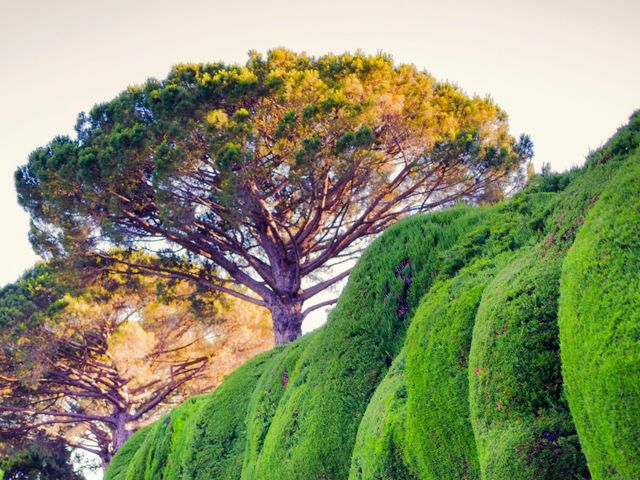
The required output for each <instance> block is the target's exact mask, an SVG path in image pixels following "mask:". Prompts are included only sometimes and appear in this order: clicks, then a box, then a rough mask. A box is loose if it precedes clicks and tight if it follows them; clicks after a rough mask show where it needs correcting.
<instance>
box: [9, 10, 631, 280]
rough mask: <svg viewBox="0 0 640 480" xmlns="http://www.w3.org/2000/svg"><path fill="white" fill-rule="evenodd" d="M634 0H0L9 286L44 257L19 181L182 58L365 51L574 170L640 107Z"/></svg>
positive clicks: (557, 165)
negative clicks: (494, 111)
mask: <svg viewBox="0 0 640 480" xmlns="http://www.w3.org/2000/svg"><path fill="white" fill-rule="evenodd" d="M638 18H640V2H638V1H637V0H609V1H607V2H604V1H590V0H581V1H562V0H557V1H547V0H538V1H530V2H524V1H517V0H509V1H502V0H501V1H485V2H480V1H477V0H475V1H473V0H458V1H456V2H444V1H442V0H440V1H437V2H436V1H431V0H415V1H408V0H387V1H379V0H357V1H356V0H354V1H349V0H342V1H336V0H325V1H322V2H313V3H311V2H304V1H301V0H296V1H293V0H290V1H288V0H270V1H264V0H263V1H254V0H245V1H244V2H231V1H203V0H184V1H175V0H173V1H170V2H169V1H166V0H154V1H147V0H144V1H134V0H128V1H122V0H109V1H98V0H93V1H92V0H83V1H73V0H55V1H51V0H42V1H34V0H15V1H10V0H0V39H1V41H0V102H1V105H2V116H1V118H0V140H1V145H2V159H1V161H0V195H1V198H0V205H2V207H1V208H2V229H3V230H4V232H3V235H2V236H0V256H1V257H0V265H1V268H0V285H4V284H5V283H7V282H9V281H13V280H15V279H16V278H17V277H18V276H19V275H20V274H21V273H22V271H23V270H24V269H26V268H28V267H29V266H31V265H32V264H33V263H34V261H35V260H36V257H35V256H34V254H33V253H32V251H31V248H30V246H29V243H28V241H27V230H28V219H27V215H26V213H24V212H23V211H22V210H21V209H20V208H19V207H18V206H17V203H16V200H15V192H14V187H13V173H14V171H15V169H16V167H17V166H18V165H20V164H23V163H25V161H26V158H27V155H28V154H29V152H31V151H32V150H33V149H35V148H36V147H38V146H41V145H44V144H46V143H47V142H48V141H49V140H51V139H52V138H53V136H54V135H56V134H71V133H72V131H73V125H74V123H75V119H76V116H77V114H78V113H79V112H81V111H84V110H88V109H90V108H91V107H92V105H94V104H95V103H96V102H101V101H106V100H109V99H111V98H113V97H114V96H115V95H116V94H117V93H118V92H120V91H121V90H123V89H125V88H126V87H127V86H128V85H130V84H135V83H141V82H143V81H144V80H145V79H146V78H148V77H157V78H163V77H164V76H165V75H166V74H167V72H168V70H169V69H170V67H171V65H173V64H176V63H180V62H208V61H217V60H223V61H225V62H233V63H235V62H239V63H244V61H245V60H246V54H247V52H248V51H249V50H250V49H256V50H259V51H262V52H266V50H268V49H270V48H273V47H277V46H284V47H287V48H290V49H292V50H296V51H306V52H307V53H309V54H313V55H319V54H322V53H326V52H334V53H339V52H343V51H346V50H349V51H353V50H356V49H362V50H364V51H365V52H368V53H375V52H377V51H379V50H382V51H385V52H388V53H390V54H391V55H393V57H394V58H395V60H396V61H397V62H406V63H414V64H415V65H417V66H418V67H419V68H424V69H426V70H428V71H429V72H430V73H432V74H433V75H434V76H435V77H436V78H439V79H448V80H451V81H454V82H456V83H457V84H458V85H460V86H461V87H462V88H463V89H464V90H465V91H466V92H467V93H478V94H480V95H485V94H490V95H491V96H492V97H493V98H494V99H495V100H496V101H497V103H498V104H499V105H500V106H501V107H502V108H504V109H505V110H506V111H507V113H508V114H509V116H510V121H511V125H512V131H513V132H514V133H515V134H519V133H520V132H526V133H528V134H529V135H530V136H531V137H532V139H533V141H534V142H535V146H536V148H535V150H536V158H535V164H536V166H538V167H539V166H540V165H541V164H542V163H543V162H549V163H550V164H551V165H552V166H553V168H554V169H556V170H563V169H566V168H567V167H569V166H571V165H577V164H581V163H582V161H583V159H584V156H585V154H586V153H587V152H588V151H589V149H594V148H597V147H598V146H599V145H600V144H601V143H602V142H603V141H604V140H606V139H607V138H608V137H609V136H610V135H611V134H612V133H613V131H614V130H615V129H616V128H617V127H618V126H619V125H621V124H623V123H625V121H626V119H627V118H628V116H629V115H630V114H631V112H632V111H633V110H634V109H637V108H639V107H640V88H639V87H640V50H639V47H640V28H638Z"/></svg>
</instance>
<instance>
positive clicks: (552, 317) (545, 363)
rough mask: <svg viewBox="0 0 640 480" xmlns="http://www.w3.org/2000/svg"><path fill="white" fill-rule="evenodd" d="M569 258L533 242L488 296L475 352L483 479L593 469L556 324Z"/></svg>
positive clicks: (472, 380)
mask: <svg viewBox="0 0 640 480" xmlns="http://www.w3.org/2000/svg"><path fill="white" fill-rule="evenodd" d="M561 260H562V257H560V256H558V255H555V254H547V255H546V256H543V255H542V252H541V249H539V248H534V249H526V250H525V252H524V253H522V254H520V255H519V256H518V257H517V258H516V260H514V261H513V262H511V263H510V264H509V265H508V266H507V267H505V268H504V269H503V270H501V271H500V273H499V274H498V276H497V277H496V278H495V279H494V280H493V281H492V282H491V284H490V285H489V286H488V287H487V289H486V290H485V292H484V294H483V296H482V301H481V304H480V307H479V310H478V314H477V316H476V322H475V326H474V329H473V341H472V344H471V352H470V355H469V402H470V410H471V421H472V425H473V429H474V433H475V437H476V441H477V448H478V459H479V464H480V471H481V475H482V478H483V479H487V480H488V479H505V478H517V479H522V480H525V479H531V480H539V479H560V478H562V479H571V478H582V475H583V474H584V473H586V472H585V467H584V465H583V462H584V460H583V458H582V456H581V454H580V447H579V444H578V438H577V436H576V434H575V429H574V427H573V424H572V422H571V418H570V416H569V412H568V408H567V407H566V405H565V402H564V400H563V397H562V377H561V373H560V360H559V345H558V336H557V323H556V313H557V299H558V280H559V277H560V266H561Z"/></svg>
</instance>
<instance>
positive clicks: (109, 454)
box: [100, 413, 133, 473]
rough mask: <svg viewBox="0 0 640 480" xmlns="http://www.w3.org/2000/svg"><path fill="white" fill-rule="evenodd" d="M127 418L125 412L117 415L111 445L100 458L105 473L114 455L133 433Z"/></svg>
mask: <svg viewBox="0 0 640 480" xmlns="http://www.w3.org/2000/svg"><path fill="white" fill-rule="evenodd" d="M127 420H128V418H127V415H126V414H124V413H117V414H116V415H115V421H116V425H115V427H114V428H113V429H112V430H111V445H110V446H109V450H108V451H105V452H104V453H103V454H102V455H100V460H101V462H102V471H103V472H104V473H106V472H107V469H108V468H109V464H110V463H111V460H113V456H114V455H115V454H116V452H117V451H118V450H119V449H120V447H121V446H122V445H124V442H126V441H127V440H128V438H129V437H130V436H131V434H132V433H133V432H132V431H131V430H129V429H128V428H127Z"/></svg>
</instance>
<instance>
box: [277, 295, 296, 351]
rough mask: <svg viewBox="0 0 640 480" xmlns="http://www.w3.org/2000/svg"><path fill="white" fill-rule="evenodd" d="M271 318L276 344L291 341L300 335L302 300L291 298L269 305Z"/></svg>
mask: <svg viewBox="0 0 640 480" xmlns="http://www.w3.org/2000/svg"><path fill="white" fill-rule="evenodd" d="M269 310H270V311H271V318H272V319H273V335H274V337H275V340H276V345H284V344H285V343H289V342H292V341H293V340H295V339H296V338H298V337H299V336H300V335H302V302H301V301H300V300H297V299H291V300H290V301H288V302H278V303H274V304H271V305H270V306H269Z"/></svg>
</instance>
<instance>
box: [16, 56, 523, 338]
mask: <svg viewBox="0 0 640 480" xmlns="http://www.w3.org/2000/svg"><path fill="white" fill-rule="evenodd" d="M76 131H77V138H69V137H57V138H55V139H54V140H53V141H52V142H51V143H49V144H48V145H46V146H44V147H42V148H39V149H37V150H35V151H34V152H33V153H32V154H31V156H30V157H29V161H28V163H27V164H26V165H24V166H23V167H21V168H19V169H18V171H17V172H16V184H17V188H18V195H19V201H20V203H21V204H22V205H23V206H24V207H25V208H26V209H27V210H28V211H29V212H30V214H31V217H32V231H31V239H32V242H33V244H34V245H35V246H36V249H37V250H38V251H40V252H48V253H49V254H55V255H65V254H70V253H74V252H79V251H80V252H84V253H86V252H91V253H97V254H98V255H101V256H102V257H104V258H110V257H111V256H110V255H109V253H108V250H109V248H111V247H112V246H113V245H118V246H121V247H124V248H125V249H129V250H130V251H138V250H143V249H146V250H153V251H155V253H157V254H158V255H159V256H160V257H161V258H163V260H165V262H163V264H162V265H161V266H160V265H154V266H151V265H143V266H140V265H137V264H136V262H135V261H126V260H123V259H119V260H118V264H119V265H120V266H121V267H123V268H126V269H127V270H128V271H130V270H131V269H133V270H135V271H137V272H143V273H154V274H157V275H161V276H166V277H171V278H180V279H192V280H195V281H197V282H199V283H200V284H201V285H203V286H205V287H207V288H210V289H212V290H217V291H222V292H226V293H228V294H230V295H235V296H237V297H239V298H242V299H245V300H248V301H250V302H253V303H255V304H257V305H262V306H265V307H267V308H268V309H269V310H270V311H271V313H272V316H273V321H274V333H275V338H276V341H277V342H278V343H284V342H287V341H290V340H292V339H294V338H296V337H297V336H298V335H300V332H301V323H302V320H303V319H304V318H305V316H306V315H307V314H308V313H309V312H310V311H312V310H313V309H315V308H318V307H319V306H322V305H325V304H327V303H331V301H328V302H319V303H316V304H312V305H310V306H309V307H308V308H307V309H306V310H303V308H302V305H303V303H304V302H305V301H308V303H311V302H312V300H310V299H312V298H313V297H315V296H316V295H317V294H318V293H320V292H321V291H323V290H324V289H326V288H327V287H329V286H331V285H333V284H335V283H336V282H339V281H340V280H341V279H343V278H345V277H346V276H347V275H348V273H349V270H348V269H346V270H345V269H342V270H340V269H332V267H334V266H335V265H336V264H339V263H341V262H343V261H346V260H349V259H351V258H353V255H354V254H356V253H357V252H358V251H359V249H360V248H361V246H362V242H361V240H363V239H366V238H368V237H370V236H371V235H374V234H377V233H379V232H381V231H382V230H383V229H384V228H385V227H386V226H388V225H389V224H391V223H392V222H394V221H396V220H397V219H398V218H400V217H402V216H404V215H406V214H408V213H410V212H416V211H424V210H429V209H433V208H436V207H439V206H441V205H445V204H451V203H453V202H456V201H460V200H478V199H482V198H483V196H487V195H489V196H491V197H495V192H496V190H499V187H500V185H502V184H503V183H505V182H507V181H508V180H509V179H510V176H511V175H512V174H514V172H516V171H517V170H518V168H519V167H520V166H521V164H522V162H523V161H524V160H525V159H527V158H529V157H530V156H531V149H532V145H531V142H530V141H529V139H528V138H527V137H526V136H522V137H521V138H520V139H519V140H515V139H514V138H513V137H512V136H511V135H510V134H509V131H508V123H507V115H506V114H505V113H504V112H503V111H502V110H501V109H500V108H499V107H498V106H497V105H496V104H495V103H494V102H493V101H492V100H491V99H489V98H479V97H476V96H473V97H470V96H468V95H466V94H465V93H464V92H463V91H461V90H460V89H459V88H457V87H456V86H454V85H452V84H450V83H445V82H439V81H437V80H435V79H434V78H433V77H432V76H431V75H429V74H428V73H426V72H423V71H419V70H418V69H416V68H415V67H414V66H411V65H394V63H393V62H392V60H391V58H390V57H389V56H386V55H383V54H378V55H372V56H369V55H365V54H362V53H356V54H343V55H325V56H322V57H318V58H314V57H309V56H306V55H304V54H296V53H293V52H290V51H287V50H283V49H277V50H273V51H270V52H269V54H268V55H267V56H266V58H265V57H263V56H261V55H259V54H257V53H255V52H251V53H250V55H249V60H248V61H247V63H246V64H245V65H225V64H222V63H213V64H185V65H177V66H175V67H174V68H173V69H172V70H171V72H170V74H169V76H168V77H167V78H166V79H165V80H162V81H158V80H154V79H151V80H148V81H147V82H146V83H144V84H142V85H138V86H132V87H130V88H128V89H127V90H126V91H124V92H123V93H121V94H120V95H119V96H118V97H116V98H115V99H114V100H112V101H109V102H106V103H102V104H99V105H96V106H95V107H94V108H93V109H92V110H91V111H90V112H89V113H87V114H84V113H83V114H81V115H80V116H79V119H78V123H77V126H76ZM185 260H188V262H185ZM327 272H328V273H327ZM246 288H248V289H249V290H250V292H247V291H246Z"/></svg>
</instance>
